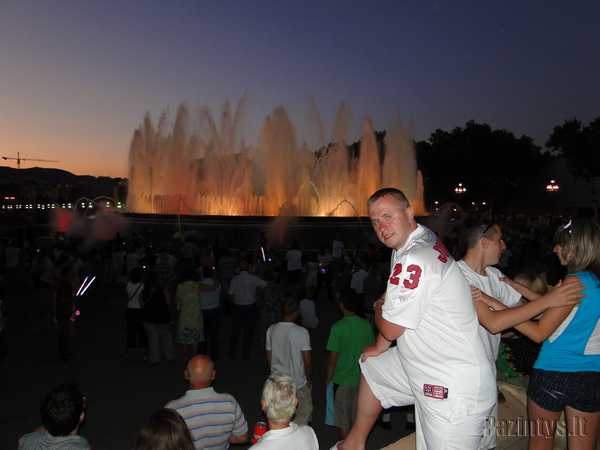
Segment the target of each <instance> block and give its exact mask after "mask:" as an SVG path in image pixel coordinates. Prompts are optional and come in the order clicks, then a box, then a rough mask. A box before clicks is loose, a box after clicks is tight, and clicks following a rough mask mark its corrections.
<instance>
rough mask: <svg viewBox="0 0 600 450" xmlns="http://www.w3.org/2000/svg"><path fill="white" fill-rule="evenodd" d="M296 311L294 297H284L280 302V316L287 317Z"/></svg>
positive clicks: (296, 303) (296, 304) (296, 306)
mask: <svg viewBox="0 0 600 450" xmlns="http://www.w3.org/2000/svg"><path fill="white" fill-rule="evenodd" d="M296 311H298V302H297V301H296V299H295V298H294V297H286V298H284V299H283V301H282V302H281V315H282V316H283V317H289V316H291V315H292V314H294V313H295V312H296Z"/></svg>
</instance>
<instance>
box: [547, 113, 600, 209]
mask: <svg viewBox="0 0 600 450" xmlns="http://www.w3.org/2000/svg"><path fill="white" fill-rule="evenodd" d="M546 146H547V147H549V148H551V149H553V150H557V151H558V152H560V153H561V154H562V156H563V157H564V158H565V162H566V163H567V169H569V172H570V173H571V175H573V177H574V178H575V179H576V180H577V179H582V180H583V181H585V182H586V183H587V184H588V185H589V188H590V192H591V194H592V201H593V203H594V218H596V217H598V198H597V193H596V186H595V185H596V181H597V180H598V177H600V117H597V118H596V119H594V120H593V121H592V122H590V124H589V125H588V126H584V125H582V123H581V122H580V121H579V120H577V119H576V118H573V119H568V120H565V123H564V124H563V125H559V126H555V127H554V130H553V131H552V134H551V135H550V137H549V138H548V140H547V141H546Z"/></svg>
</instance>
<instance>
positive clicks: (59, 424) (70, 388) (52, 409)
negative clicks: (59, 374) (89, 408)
mask: <svg viewBox="0 0 600 450" xmlns="http://www.w3.org/2000/svg"><path fill="white" fill-rule="evenodd" d="M40 413H41V416H42V426H40V427H38V428H37V429H36V430H35V431H33V432H32V433H29V434H26V435H25V436H23V437H21V439H19V449H18V450H31V449H36V450H37V449H58V448H65V449H66V448H68V449H69V450H89V449H90V448H91V447H90V445H89V444H88V441H87V440H86V439H85V438H84V437H83V436H79V435H78V434H77V432H78V431H79V424H80V423H81V422H82V421H83V419H84V418H85V397H84V396H83V395H82V394H81V392H80V391H79V387H78V386H77V383H76V382H74V381H68V382H66V383H63V384H61V385H59V386H57V387H55V388H54V390H53V391H52V392H50V394H48V395H47V396H46V398H45V399H44V402H43V403H42V407H41V408H40Z"/></svg>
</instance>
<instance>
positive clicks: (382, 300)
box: [373, 297, 385, 309]
mask: <svg viewBox="0 0 600 450" xmlns="http://www.w3.org/2000/svg"><path fill="white" fill-rule="evenodd" d="M379 301H381V302H383V303H385V298H383V297H379V298H378V299H377V300H375V303H373V309H375V305H377V302H379Z"/></svg>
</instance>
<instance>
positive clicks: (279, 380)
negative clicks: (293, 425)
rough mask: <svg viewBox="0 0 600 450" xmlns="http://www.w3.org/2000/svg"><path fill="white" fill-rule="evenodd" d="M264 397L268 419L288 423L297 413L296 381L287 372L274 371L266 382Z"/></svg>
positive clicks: (278, 422)
mask: <svg viewBox="0 0 600 450" xmlns="http://www.w3.org/2000/svg"><path fill="white" fill-rule="evenodd" d="M262 399H263V400H264V402H265V414H266V415H267V419H269V420H270V421H271V422H273V423H277V424H288V423H290V421H291V420H292V417H294V414H295V413H296V383H294V380H293V379H292V377H290V376H289V375H287V374H285V373H280V372H276V373H273V374H271V375H270V376H269V378H267V381H266V382H265V386H264V387H263V393H262Z"/></svg>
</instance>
